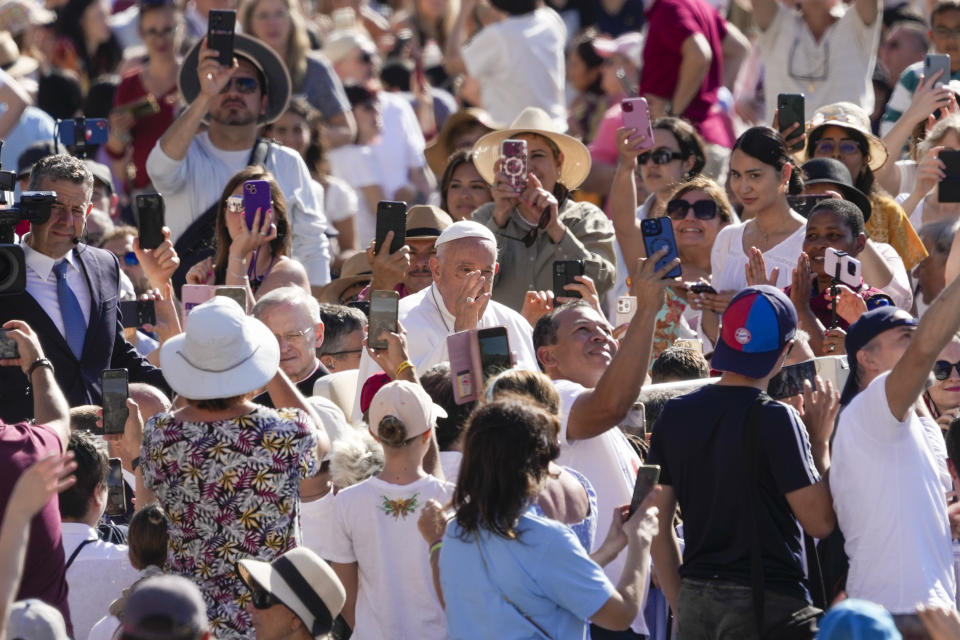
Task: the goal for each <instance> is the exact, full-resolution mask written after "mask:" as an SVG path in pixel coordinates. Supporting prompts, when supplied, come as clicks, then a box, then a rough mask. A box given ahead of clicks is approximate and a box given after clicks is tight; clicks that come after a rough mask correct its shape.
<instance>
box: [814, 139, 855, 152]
mask: <svg viewBox="0 0 960 640" xmlns="http://www.w3.org/2000/svg"><path fill="white" fill-rule="evenodd" d="M838 146H839V147H840V155H844V156H852V155H853V154H855V153H858V152H861V151H862V149H861V148H860V145H859V144H857V143H856V142H855V141H853V140H841V141H840V143H839V145H838V144H837V142H836V141H835V140H821V141H820V142H818V143H817V153H823V154H827V155H832V154H833V153H834V152H836V150H837V147H838Z"/></svg>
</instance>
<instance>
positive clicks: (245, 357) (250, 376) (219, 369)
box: [160, 296, 280, 400]
mask: <svg viewBox="0 0 960 640" xmlns="http://www.w3.org/2000/svg"><path fill="white" fill-rule="evenodd" d="M279 366H280V343H278V342H277V338H276V336H274V335H273V333H272V332H271V331H270V329H268V328H267V325H265V324H263V323H262V322H260V321H259V320H257V319H256V318H254V317H252V316H248V315H247V314H246V313H244V311H243V309H241V308H240V305H239V304H237V303H236V301H235V300H233V299H231V298H227V297H226V296H214V297H213V298H212V299H210V300H208V301H207V302H204V303H203V304H200V305H197V306H196V307H194V308H193V310H192V311H191V312H190V322H189V323H188V324H187V330H186V331H185V332H184V333H181V334H180V335H177V336H174V337H172V338H170V339H169V340H167V341H166V342H165V343H164V345H163V346H162V347H161V348H160V369H161V370H162V371H163V377H164V378H166V380H167V383H168V384H169V385H170V387H171V388H172V389H173V390H174V391H176V392H177V393H178V394H180V395H182V396H184V397H187V398H190V399H192V400H212V399H214V398H232V397H234V396H240V395H243V394H246V393H250V392H251V391H255V390H257V389H260V388H261V387H263V386H265V385H266V384H267V383H268V382H270V380H272V379H273V377H274V376H275V375H276V374H277V368H278V367H279Z"/></svg>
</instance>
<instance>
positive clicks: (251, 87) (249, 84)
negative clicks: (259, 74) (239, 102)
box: [220, 76, 260, 93]
mask: <svg viewBox="0 0 960 640" xmlns="http://www.w3.org/2000/svg"><path fill="white" fill-rule="evenodd" d="M230 87H234V88H235V89H236V91H237V93H253V92H254V91H256V90H257V89H259V88H260V83H259V82H257V79H256V78H248V77H246V76H240V77H239V78H230V82H228V83H227V84H226V85H224V87H223V89H220V93H226V92H228V91H230Z"/></svg>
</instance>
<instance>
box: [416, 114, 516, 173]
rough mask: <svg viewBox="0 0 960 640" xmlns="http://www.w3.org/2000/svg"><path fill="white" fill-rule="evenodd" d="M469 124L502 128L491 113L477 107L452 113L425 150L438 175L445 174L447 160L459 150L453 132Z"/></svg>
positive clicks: (428, 160)
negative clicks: (455, 146) (455, 144)
mask: <svg viewBox="0 0 960 640" xmlns="http://www.w3.org/2000/svg"><path fill="white" fill-rule="evenodd" d="M468 124H469V125H475V126H480V127H484V128H486V129H487V131H488V132H489V131H494V130H495V129H499V128H500V126H499V125H498V124H497V123H496V122H494V120H493V118H492V117H491V116H490V114H489V113H487V112H486V111H484V110H483V109H478V108H476V107H467V108H466V109H463V110H461V111H457V112H456V113H454V114H452V115H450V116H449V117H448V118H447V119H446V120H445V121H444V122H443V127H441V129H440V134H439V135H438V136H437V139H436V141H435V142H433V144H431V145H430V146H428V147H427V148H426V150H425V151H424V152H423V155H424V157H426V159H427V164H428V165H430V170H431V171H433V172H434V173H435V174H436V175H438V176H439V175H442V174H443V170H444V169H446V167H447V160H449V159H450V155H451V154H452V153H453V152H454V151H456V150H457V149H456V148H454V146H453V134H454V133H455V132H457V131H458V130H461V129H462V128H463V126H464V125H468Z"/></svg>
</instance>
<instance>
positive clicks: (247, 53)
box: [177, 33, 292, 124]
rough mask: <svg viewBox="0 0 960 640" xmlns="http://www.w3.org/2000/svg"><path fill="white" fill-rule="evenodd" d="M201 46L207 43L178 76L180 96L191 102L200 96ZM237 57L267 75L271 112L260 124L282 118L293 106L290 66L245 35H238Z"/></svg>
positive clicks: (196, 49) (194, 50) (189, 57)
mask: <svg viewBox="0 0 960 640" xmlns="http://www.w3.org/2000/svg"><path fill="white" fill-rule="evenodd" d="M201 46H203V40H201V41H200V42H198V43H197V44H195V45H194V46H193V48H192V49H190V53H188V54H187V57H186V58H185V59H184V61H183V64H182V65H181V66H180V75H179V76H178V77H177V85H178V86H179V88H180V94H181V95H182V96H183V99H184V100H186V101H187V103H191V102H193V101H194V100H196V98H197V96H198V95H200V78H199V77H198V76H197V63H198V60H199V58H200V47H201ZM233 55H234V56H235V57H239V58H243V59H244V60H246V61H247V62H249V63H250V64H252V65H253V66H255V67H256V68H257V69H258V70H259V71H260V73H262V74H263V77H264V79H265V80H266V83H267V86H266V87H264V89H265V91H266V94H267V111H266V113H264V114H261V115H260V116H259V118H258V120H257V122H259V123H260V124H270V123H271V122H273V121H274V120H276V119H277V118H279V117H280V116H282V115H283V113H284V112H285V111H286V110H287V106H288V105H289V104H290V95H291V91H292V89H291V87H292V83H291V82H290V72H289V71H287V65H286V64H284V62H283V60H281V59H280V56H278V55H277V54H276V53H275V52H274V50H273V49H271V48H270V47H269V46H267V45H266V44H264V43H263V42H262V41H261V40H258V39H256V38H253V37H250V36H248V35H244V34H242V33H237V34H235V35H234V41H233Z"/></svg>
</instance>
